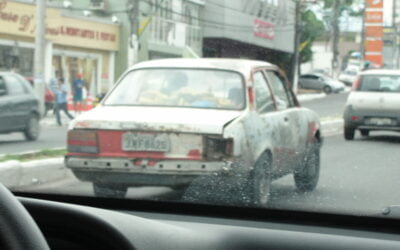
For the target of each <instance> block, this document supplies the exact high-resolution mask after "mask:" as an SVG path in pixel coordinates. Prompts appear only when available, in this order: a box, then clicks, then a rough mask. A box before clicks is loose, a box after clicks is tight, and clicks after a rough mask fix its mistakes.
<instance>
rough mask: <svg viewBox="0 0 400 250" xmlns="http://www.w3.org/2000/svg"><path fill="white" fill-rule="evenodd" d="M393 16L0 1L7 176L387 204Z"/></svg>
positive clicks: (99, 186)
mask: <svg viewBox="0 0 400 250" xmlns="http://www.w3.org/2000/svg"><path fill="white" fill-rule="evenodd" d="M399 27H400V1H398V0H318V1H317V0H315V1H314V0H313V1H311V0H279V1H278V0H229V1H222V0H118V1H111V0H35V1H33V0H3V1H0V182H1V183H3V184H5V185H6V186H7V187H9V188H10V189H11V190H12V191H14V192H21V193H22V194H23V193H26V192H27V193H40V194H42V193H44V194H56V195H60V194H61V195H69V196H84V197H88V198H90V199H96V198H109V199H110V202H113V201H114V200H113V199H125V200H124V201H125V202H132V203H135V202H136V201H138V200H139V201H140V200H145V201H148V200H151V201H154V204H159V205H160V206H162V205H163V202H166V201H167V202H173V203H176V204H177V206H179V204H181V203H190V204H203V205H204V204H205V205H221V206H234V207H257V208H262V209H266V210H268V209H278V210H283V211H286V210H296V211H307V212H322V213H325V212H326V213H330V214H350V215H357V216H359V215H366V216H380V215H382V211H383V209H384V208H386V207H389V206H396V205H400V199H399V197H400V181H399V176H400V168H399V162H400V156H399V153H398V151H399V145H400V134H399V132H400V108H399V107H400V95H399V94H400V39H398V38H399V34H400V33H399ZM385 211H387V210H385ZM266 214H268V212H267V211H266ZM384 216H393V217H396V215H395V214H393V213H389V214H385V215H384Z"/></svg>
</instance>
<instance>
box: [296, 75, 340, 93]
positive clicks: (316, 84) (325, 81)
mask: <svg viewBox="0 0 400 250" xmlns="http://www.w3.org/2000/svg"><path fill="white" fill-rule="evenodd" d="M299 86H300V87H301V88H303V89H313V90H320V91H324V92H325V93H327V94H330V93H339V92H341V91H344V89H345V86H344V84H343V83H341V82H339V81H336V80H334V79H332V78H330V77H327V76H325V75H321V74H305V75H301V76H300V79H299Z"/></svg>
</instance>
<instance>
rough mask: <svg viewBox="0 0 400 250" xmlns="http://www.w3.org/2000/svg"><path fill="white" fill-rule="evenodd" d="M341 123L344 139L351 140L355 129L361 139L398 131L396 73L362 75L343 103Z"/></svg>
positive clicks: (398, 80)
mask: <svg viewBox="0 0 400 250" xmlns="http://www.w3.org/2000/svg"><path fill="white" fill-rule="evenodd" d="M344 120H345V126H344V130H345V131H344V132H345V133H344V137H345V139H346V140H353V139H354V137H355V132H356V131H357V130H359V131H360V133H361V135H362V136H369V135H370V132H371V131H393V132H400V70H368V71H365V72H362V73H361V74H360V75H359V77H358V79H357V80H356V82H355V83H354V86H353V91H352V92H351V94H350V96H349V98H348V100H347V104H346V109H345V112H344Z"/></svg>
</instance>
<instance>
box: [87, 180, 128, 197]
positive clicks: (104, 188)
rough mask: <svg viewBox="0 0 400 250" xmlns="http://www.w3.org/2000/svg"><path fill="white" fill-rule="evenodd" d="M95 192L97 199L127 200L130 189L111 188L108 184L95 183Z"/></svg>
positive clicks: (121, 187) (117, 186) (116, 186)
mask: <svg viewBox="0 0 400 250" xmlns="http://www.w3.org/2000/svg"><path fill="white" fill-rule="evenodd" d="M93 191H94V195H95V196H96V197H104V198H125V196H126V193H127V192H128V187H126V186H120V185H115V186H110V185H106V184H99V183H93Z"/></svg>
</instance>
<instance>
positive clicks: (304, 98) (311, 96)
mask: <svg viewBox="0 0 400 250" xmlns="http://www.w3.org/2000/svg"><path fill="white" fill-rule="evenodd" d="M326 96H327V95H326V94H324V93H322V94H302V95H297V100H298V101H299V102H308V101H313V100H318V99H323V98H325V97H326Z"/></svg>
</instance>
